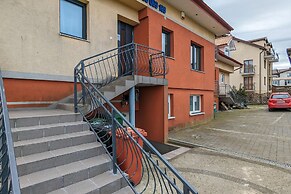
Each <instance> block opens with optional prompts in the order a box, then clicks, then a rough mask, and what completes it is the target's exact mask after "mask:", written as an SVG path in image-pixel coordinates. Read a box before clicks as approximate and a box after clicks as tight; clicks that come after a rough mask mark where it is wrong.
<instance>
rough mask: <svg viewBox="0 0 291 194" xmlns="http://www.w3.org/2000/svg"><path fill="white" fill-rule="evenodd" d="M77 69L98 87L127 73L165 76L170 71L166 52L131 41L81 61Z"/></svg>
mask: <svg viewBox="0 0 291 194" xmlns="http://www.w3.org/2000/svg"><path fill="white" fill-rule="evenodd" d="M76 69H78V70H81V71H82V73H83V74H84V76H85V77H87V78H88V79H89V80H90V81H91V83H93V84H94V85H95V86H96V87H97V88H101V87H103V86H105V85H107V84H109V83H110V82H113V81H114V80H116V79H118V78H119V77H122V76H126V75H145V76H151V77H153V76H163V77H164V78H165V76H166V74H167V73H168V68H167V66H166V62H165V57H164V53H163V52H162V51H159V50H156V49H152V48H149V47H147V46H144V45H140V44H136V43H130V44H127V45H124V46H122V47H118V48H115V49H112V50H109V51H106V52H103V53H100V54H98V55H94V56H92V57H88V58H86V59H83V60H81V61H80V63H79V64H78V65H77V66H76Z"/></svg>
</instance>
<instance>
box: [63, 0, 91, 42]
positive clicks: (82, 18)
mask: <svg viewBox="0 0 291 194" xmlns="http://www.w3.org/2000/svg"><path fill="white" fill-rule="evenodd" d="M60 32H61V33H62V34H66V35H70V36H74V37H77V38H82V39H86V38H87V14H86V4H84V3H82V2H80V1H78V0H60Z"/></svg>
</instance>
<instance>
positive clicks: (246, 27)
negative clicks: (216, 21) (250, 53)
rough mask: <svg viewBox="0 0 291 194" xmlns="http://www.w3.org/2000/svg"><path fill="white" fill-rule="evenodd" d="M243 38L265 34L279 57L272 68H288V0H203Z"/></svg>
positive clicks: (290, 23)
mask: <svg viewBox="0 0 291 194" xmlns="http://www.w3.org/2000/svg"><path fill="white" fill-rule="evenodd" d="M204 2H206V3H207V4H208V5H209V6H210V7H211V8H212V9H213V10H215V11H216V12H217V13H218V14H219V15H220V16H221V17H222V18H223V19H224V20H225V21H227V22H228V23H229V24H230V25H231V26H232V27H233V28H234V31H233V32H232V34H233V35H234V36H236V37H238V38H241V39H244V40H251V39H256V38H261V37H265V36H266V37H268V40H269V41H270V42H272V44H273V47H274V49H275V51H276V52H277V53H278V54H279V56H280V61H279V62H278V63H275V64H274V66H275V68H288V67H290V63H289V60H288V57H287V52H286V49H287V48H291V0H204Z"/></svg>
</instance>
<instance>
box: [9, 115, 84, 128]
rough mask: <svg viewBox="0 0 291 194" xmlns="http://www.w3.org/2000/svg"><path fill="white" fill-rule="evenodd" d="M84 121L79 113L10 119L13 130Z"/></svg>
mask: <svg viewBox="0 0 291 194" xmlns="http://www.w3.org/2000/svg"><path fill="white" fill-rule="evenodd" d="M77 121H83V118H82V116H81V115H80V114H78V113H70V114H68V113H67V114H52V115H35V116H34V115H33V116H32V115H31V116H26V115H23V116H19V117H10V126H11V128H19V127H29V126H37V125H49V124H56V123H67V122H77Z"/></svg>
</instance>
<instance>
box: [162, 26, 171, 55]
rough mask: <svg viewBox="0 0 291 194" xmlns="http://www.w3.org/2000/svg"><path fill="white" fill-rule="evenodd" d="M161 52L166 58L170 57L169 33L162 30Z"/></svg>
mask: <svg viewBox="0 0 291 194" xmlns="http://www.w3.org/2000/svg"><path fill="white" fill-rule="evenodd" d="M162 51H163V52H164V53H165V55H166V56H168V57H170V56H171V32H169V31H167V30H164V29H163V32H162Z"/></svg>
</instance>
